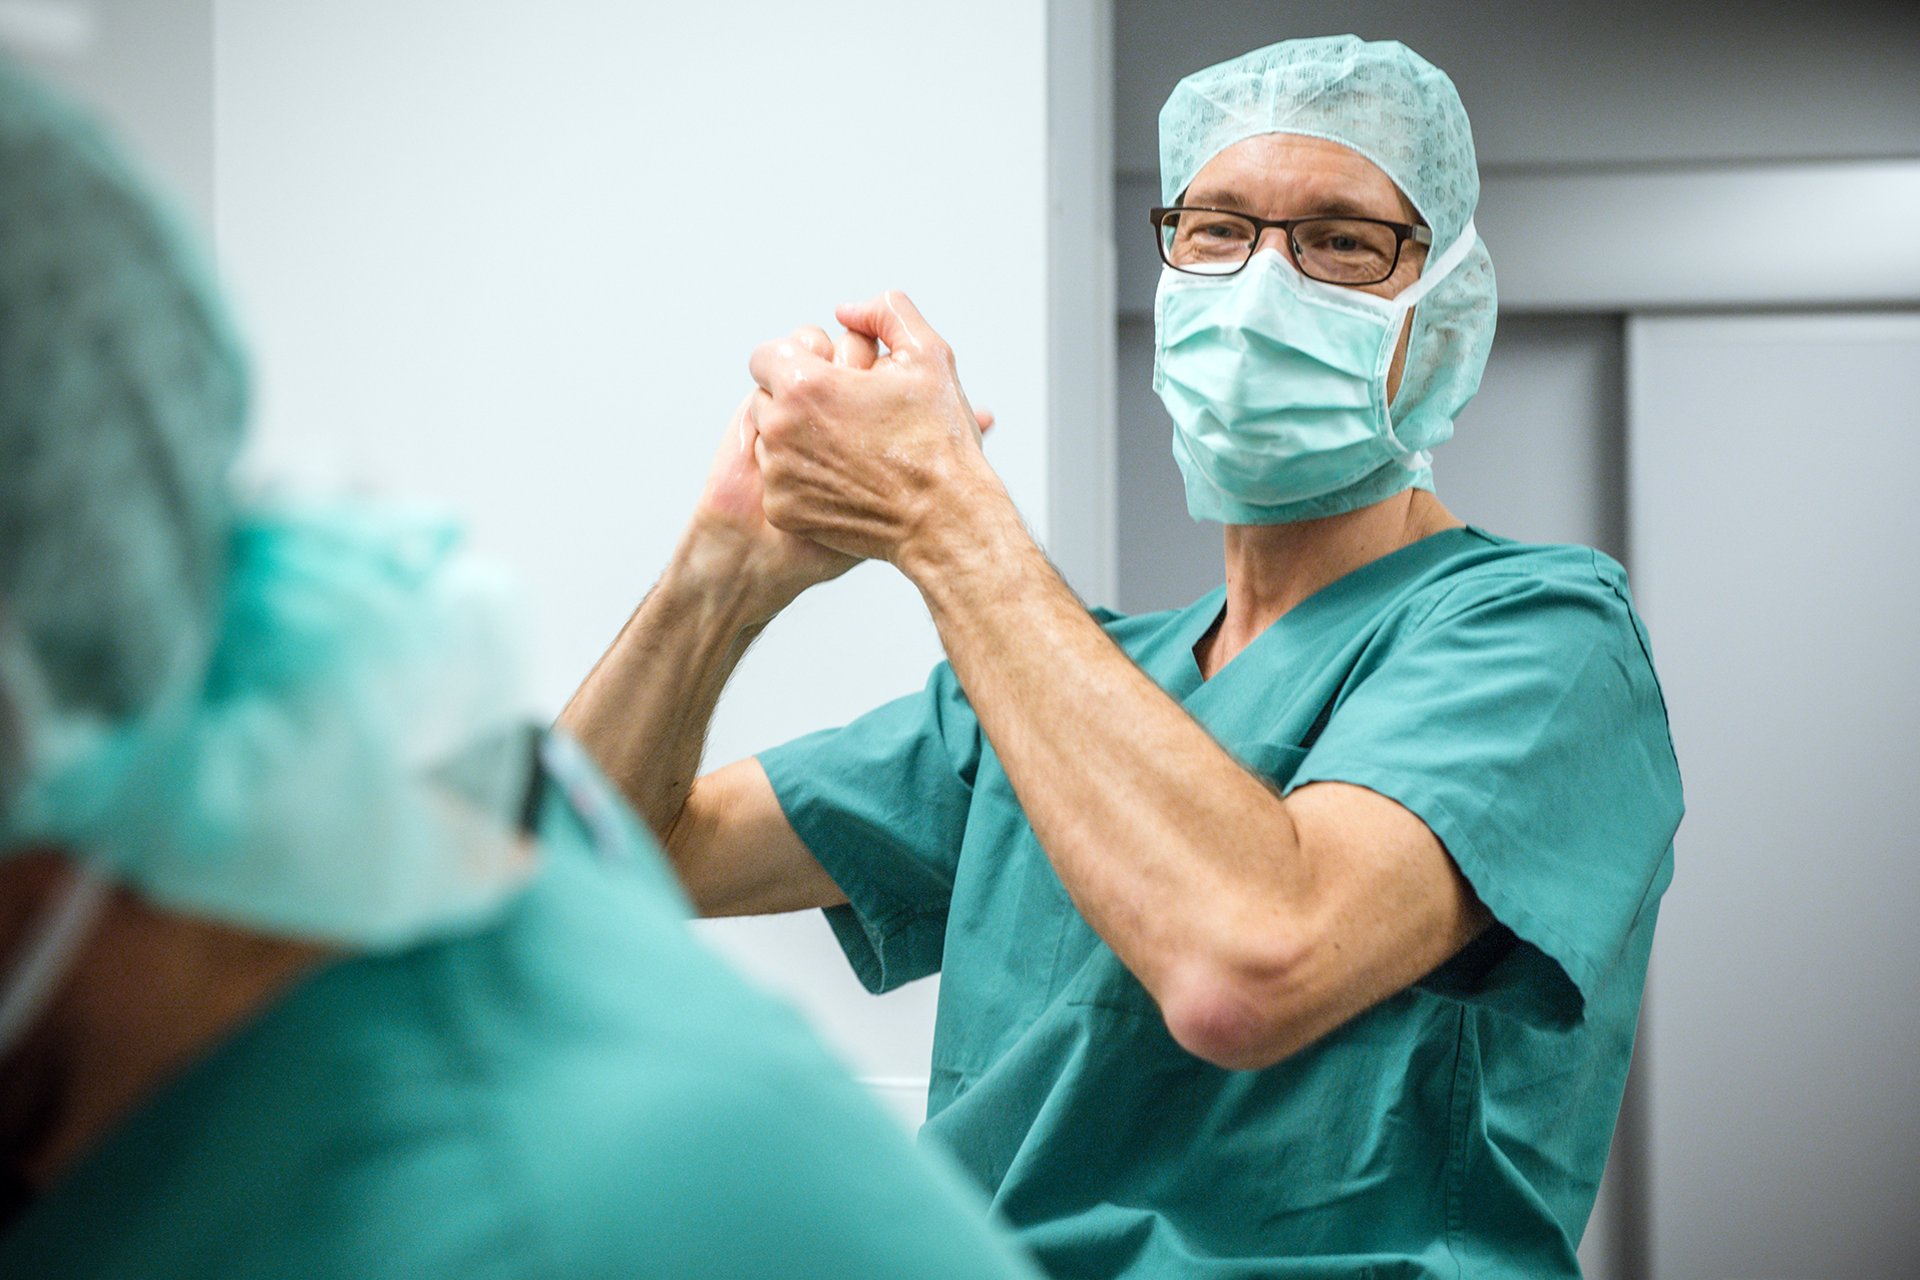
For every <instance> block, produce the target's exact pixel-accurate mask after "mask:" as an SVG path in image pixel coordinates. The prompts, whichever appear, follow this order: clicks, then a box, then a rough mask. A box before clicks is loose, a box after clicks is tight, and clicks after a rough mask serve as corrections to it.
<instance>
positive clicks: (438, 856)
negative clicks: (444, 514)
mask: <svg viewBox="0 0 1920 1280" xmlns="http://www.w3.org/2000/svg"><path fill="white" fill-rule="evenodd" d="M245 418H246V375H245V367H244V361H243V358H242V355H241V349H240V344H239V342H238V340H237V338H236V337H235V334H234V331H233V328H232V326H231V325H230V323H229V322H228V319H227V316H226V313H225V310H224V308H223V306H222V304H221V301H220V297H219V294H218V291H217V290H216V289H215V287H214V285H213V283H212V279H211V275H210V273H209V272H208V270H207V269H206V268H205V266H204V264H203V261H202V259H201V257H200V255H199V254H198V253H197V252H196V251H195V250H194V249H193V247H192V245H191V242H190V241H189V239H188V238H187V236H186V235H185V234H184V233H183V232H182V231H181V230H180V228H179V227H178V225H177V224H176V223H175V221H174V219H173V218H172V217H171V216H170V215H169V213H168V212H167V211H166V210H165V208H164V207H163V206H162V204H161V203H160V202H159V200H158V199H157V198H156V197H155V196H154V195H153V194H152V192H151V191H150V189H149V188H148V186H147V184H146V183H145V182H143V181H142V180H141V178H140V177H139V176H138V175H137V174H136V173H135V171H134V170H133V168H132V167H131V166H130V165H129V164H128V163H127V161H126V160H125V159H124V158H123V157H122V156H121V155H120V153H119V152H118V151H117V150H116V148H115V147H114V146H113V145H111V143H110V142H109V141H108V140H107V139H106V138H105V137H104V136H103V135H102V133H101V132H100V130H99V129H97V128H96V127H95V126H94V125H93V124H92V123H91V122H90V121H88V120H87V119H86V118H85V117H84V116H82V115H81V114H80V113H79V112H78V111H76V110H75V109H73V108H72V107H70V106H68V105H67V104H65V103H63V102H61V101H60V100H58V99H57V98H56V97H55V96H54V95H52V94H50V93H49V92H47V91H46V90H45V89H43V88H41V87H40V86H38V85H36V84H34V83H32V82H31V81H30V80H29V79H28V78H27V77H26V76H24V75H23V74H22V73H21V72H19V71H18V70H17V69H15V68H13V67H11V66H8V65H6V63H5V62H4V60H0V857H4V856H6V855H7V854H8V853H10V852H14V851H18V850H20V849H23V848H29V847H33V846H36V845H44V846H51V847H54V848H59V849H63V850H66V851H67V852H69V853H70V854H72V855H74V856H76V857H79V858H81V859H83V860H85V861H86V862H88V863H89V864H91V865H93V866H95V867H97V868H98V869H100V870H101V871H104V872H105V873H106V874H107V875H108V876H110V877H112V878H113V879H115V880H118V881H120V882H122V883H125V884H127V885H129V886H131V887H133V888H135V889H137V890H138V891H140V892H141V893H142V894H143V895H144V896H145V897H147V898H148V899H149V900H151V901H153V902H155V903H157V904H159V905H161V906H165V907H169V908H172V909H175V910H179V911H182V912H184V913H187V914H192V915H198V916H205V917H209V918H215V919H221V920H226V921H229V922H231V923H235V924H239V925H243V926H247V927H251V928H254V929H257V930H261V931H265V932H272V933H281V934H288V935H297V936H301V937H310V938H315V939H319V940H324V941H332V942H338V943H344V944H349V945H359V946H386V945H400V944H404V943H406V942H408V941H411V940H413V939H415V938H417V937H420V936H423V935H425V934H427V933H430V932H434V931H439V930H446V929H450V928H454V927H458V926H461V925H464V924H466V923H468V922H470V921H474V920H477V919H478V918H480V917H481V916H483V915H485V914H486V913H488V912H490V911H491V910H492V909H493V908H494V907H495V906H497V905H498V904H499V903H501V902H503V901H505V900H506V898H507V896H509V895H510V893H511V892H512V891H513V890H514V889H516V888H517V887H518V886H519V885H521V884H523V883H524V882H525V880H526V878H527V875H528V873H529V872H530V871H531V869H532V865H533V862H532V859H531V857H530V854H529V851H528V849H527V847H526V845H525V844H524V842H523V840H522V834H521V831H520V828H519V823H518V820H517V819H518V812H517V811H518V808H519V806H520V804H521V803H522V802H524V800H525V797H526V794H527V783H528V776H529V775H528V769H529V766H530V763H531V754H532V752H531V747H532V742H531V738H530V737H529V736H528V733H527V731H526V728H525V725H524V723H523V715H524V708H523V707H521V706H520V705H519V704H518V688H519V682H518V678H517V677H518V671H517V667H518V665H519V661H520V658H521V656H522V655H521V654H520V652H519V648H518V643H517V637H515V636H514V634H513V630H514V622H515V613H516V611H515V609H514V606H513V602H512V597H511V594H510V593H509V592H508V591H507V589H506V587H505V585H504V583H503V582H502V581H500V580H499V579H498V577H497V576H496V575H494V574H493V573H491V572H490V571H489V570H487V569H486V568H485V566H482V565H479V564H477V563H474V562H470V561H469V560H467V559H465V558H463V557H461V556H459V555H458V554H456V544H457V543H458V536H457V533H456V531H455V530H453V529H452V527H451V526H450V525H449V524H448V523H447V522H445V521H444V520H442V519H439V518H437V517H432V516H428V515H424V514H421V513H416V512H404V511H394V510H389V509H386V508H383V507H379V508H377V507H374V506H372V505H371V504H363V503H332V504H326V503H314V502H307V503H294V502H288V501H282V502H278V503H273V504H267V503H259V502H251V501H247V500H244V499H242V498H241V497H240V496H239V495H238V493H237V492H236V490H235V489H234V488H233V486H232V482H231V480H230V476H229V473H230V470H231V468H232V464H233V461H234V458H235V455H236V453H237V451H238V449H239V447H240V443H241V438H242V434H243V424H244V422H245Z"/></svg>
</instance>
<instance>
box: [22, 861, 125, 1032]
mask: <svg viewBox="0 0 1920 1280" xmlns="http://www.w3.org/2000/svg"><path fill="white" fill-rule="evenodd" d="M112 890H113V881H112V880H110V879H108V878H107V876H106V874H105V873H104V872H102V871H100V870H99V869H98V868H96V867H94V866H92V865H91V864H83V865H82V866H80V867H79V868H78V869H77V870H76V871H75V872H74V875H73V879H72V880H71V881H69V882H68V884H67V886H66V888H65V889H63V890H62V891H61V893H60V896H59V898H58V899H56V900H55V902H54V903H53V905H52V906H51V907H50V908H49V909H48V910H47V911H46V912H45V914H43V915H42V916H41V918H40V920H39V922H38V924H37V925H36V927H35V929H34V931H33V933H32V934H31V935H30V936H29V937H28V938H27V941H26V944H25V945H24V946H23V947H21V949H20V957H21V958H20V960H19V962H18V963H17V964H16V965H15V966H14V969H13V972H12V973H11V974H10V975H8V977H7V978H6V980H5V988H4V993H3V994H0V1059H4V1058H5V1057H6V1056H7V1054H9V1053H10V1052H12V1050H13V1047H14V1045H15V1044H16V1043H17V1042H18V1041H19V1040H20V1039H21V1038H22V1037H23V1036H25V1035H26V1033H27V1031H28V1030H29V1029H30V1028H31V1027H32V1025H33V1022H34V1019H36V1018H38V1017H39V1016H40V1013H41V1011H42V1010H43V1009H45V1008H46V1005H47V1001H48V1000H50V999H51V998H52V997H53V993H54V991H55V990H56V989H57V988H58V987H59V985H60V980H61V978H63V977H64V976H66V972H67V967H68V966H69V965H70V964H71V963H72V962H73V958H74V954H75V953H76V952H78V951H79V949H80V944H81V943H83V942H85V941H86V939H87V935H88V934H89V933H91V932H92V930H93V926H94V923H95V922H96V921H97V920H99V918H100V913H101V911H102V910H103V909H104V908H105V906H106V904H107V898H108V895H109V894H110V893H111V892H112Z"/></svg>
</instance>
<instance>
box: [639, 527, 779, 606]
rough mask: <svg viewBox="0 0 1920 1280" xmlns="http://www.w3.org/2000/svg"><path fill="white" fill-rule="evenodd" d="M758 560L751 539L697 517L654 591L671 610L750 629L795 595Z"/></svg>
mask: <svg viewBox="0 0 1920 1280" xmlns="http://www.w3.org/2000/svg"><path fill="white" fill-rule="evenodd" d="M761 559H762V557H761V556H760V555H759V553H758V548H756V547H755V545H754V544H753V542H752V540H751V539H748V538H745V537H742V536H740V535H739V534H738V533H737V532H735V531H733V530H729V529H716V528H711V527H708V526H705V525H703V524H701V523H700V522H698V521H696V522H695V523H693V524H692V525H690V526H688V528H687V531H686V533H685V534H683V535H682V536H681V539H680V542H679V545H678V546H676V547H675V548H674V552H673V558H672V559H671V560H670V561H669V562H668V564H667V569H666V572H665V573H664V574H662V575H661V577H660V582H659V585H658V586H656V587H655V588H654V590H655V592H656V593H664V594H665V595H666V596H668V597H669V598H670V599H671V600H672V601H673V602H674V603H675V605H676V606H677V607H676V611H680V610H685V609H692V610H694V611H697V612H698V613H700V614H701V615H703V616H705V617H707V618H708V619H710V621H711V622H712V623H713V624H714V625H715V626H716V627H720V628H726V629H731V630H733V631H736V632H755V631H758V630H759V629H760V628H762V627H764V626H766V624H767V623H769V622H771V621H772V620H773V618H774V616H775V615H776V614H778V613H779V612H780V611H781V610H782V609H784V608H786V607H787V605H789V604H791V603H792V602H793V599H794V597H795V596H796V595H797V594H799V593H798V592H797V591H793V590H791V589H789V588H787V587H785V586H784V585H783V584H782V583H780V582H779V581H778V580H777V579H776V578H775V577H774V576H773V575H771V574H769V573H767V572H766V571H765V569H764V567H763V566H762V565H761V564H760V563H759V562H760V560H761Z"/></svg>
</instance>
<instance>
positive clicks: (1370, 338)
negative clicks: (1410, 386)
mask: <svg viewBox="0 0 1920 1280" xmlns="http://www.w3.org/2000/svg"><path fill="white" fill-rule="evenodd" d="M1474 243H1475V235H1474V229H1473V226H1472V224H1471V223H1469V224H1468V225H1467V227H1466V229H1465V230H1464V231H1462V232H1461V233H1460V236H1459V238H1458V239H1456V240H1455V241H1454V243H1453V244H1452V245H1450V246H1449V247H1448V248H1447V250H1446V252H1445V253H1443V254H1441V255H1440V256H1439V257H1437V258H1435V259H1434V260H1433V261H1432V262H1431V263H1430V264H1429V265H1428V269H1427V271H1426V273H1425V274H1423V275H1422V276H1421V277H1420V279H1419V280H1418V281H1416V282H1415V283H1414V284H1413V285H1412V286H1411V287H1409V288H1407V289H1405V290H1403V291H1402V292H1401V293H1400V294H1399V295H1398V296H1397V297H1393V298H1382V297H1378V296H1376V295H1374V294H1370V293H1361V292H1359V291H1357V290H1353V289H1343V288H1341V287H1339V286H1338V285H1330V284H1322V283H1321V282H1319V281H1317V280H1309V279H1307V277H1305V276H1303V275H1301V274H1300V273H1299V272H1298V271H1296V270H1295V269H1294V268H1293V266H1292V265H1291V264H1290V263H1288V262H1287V260H1286V259H1285V258H1283V257H1282V256H1281V255H1280V254H1278V253H1276V252H1274V251H1272V250H1262V251H1261V252H1259V253H1256V254H1255V255H1254V256H1253V261H1252V262H1250V263H1248V264H1247V266H1246V267H1245V268H1244V269H1242V270H1241V271H1240V272H1239V273H1237V274H1235V275H1232V276H1227V277H1222V278H1209V277H1207V276H1197V275H1190V274H1187V273H1185V272H1180V271H1175V270H1174V269H1173V268H1171V267H1168V268H1166V269H1165V270H1164V271H1163V272H1162V273H1161V276H1160V289H1159V292H1158V294H1157V296H1156V298H1155V301H1154V361H1153V389H1154V390H1155V391H1157V392H1158V393H1159V394H1160V399H1161V401H1162V402H1163V403H1165V405H1166V406H1167V412H1168V413H1169V414H1171V415H1172V416H1173V422H1174V428H1175V434H1174V442H1173V452H1174V457H1175V458H1176V459H1177V460H1178V461H1179V463H1180V470H1181V472H1182V473H1183V474H1184V475H1185V476H1186V481H1187V509H1188V510H1189V511H1190V512H1191V513H1192V515H1193V518H1194V519H1196V520H1218V521H1222V522H1224V523H1228V524H1276V523H1285V522H1287V521H1289V520H1297V519H1310V518H1314V517H1317V516H1324V515H1331V514H1334V513H1335V512H1336V511H1337V510H1352V509H1354V508H1355V507H1358V506H1361V505H1365V504H1366V503H1367V502H1377V501H1379V500H1381V499H1382V498H1385V497H1387V496H1389V495H1391V494H1393V493H1397V492H1399V491H1400V490H1402V489H1405V488H1408V487H1409V486H1411V485H1413V484H1414V483H1416V482H1417V481H1418V480H1419V479H1420V478H1421V477H1424V476H1425V475H1426V474H1427V467H1428V464H1429V462H1430V460H1431V459H1430V457H1429V455H1428V454H1427V453H1425V452H1424V451H1421V450H1414V449H1409V448H1408V447H1407V446H1406V445H1405V444H1403V443H1402V442H1401V440H1400V439H1399V437H1398V436H1396V435H1395V434H1394V430H1393V415H1392V411H1391V408H1390V407H1389V404H1388V397H1387V371H1388V368H1389V366H1390V365H1391V363H1392V361H1393V353H1394V348H1395V347H1396V346H1397V345H1398V343H1399V340H1400V332H1401V330H1402V328H1403V327H1404V326H1405V325H1406V324H1407V322H1408V316H1409V314H1410V313H1411V312H1412V310H1413V308H1414V306H1415V305H1416V304H1417V303H1418V302H1419V301H1420V299H1421V298H1423V297H1425V296H1426V295H1427V294H1428V293H1430V292H1431V291H1432V290H1433V289H1434V288H1435V287H1436V286H1438V285H1439V284H1440V282H1441V281H1443V280H1445V279H1446V278H1447V276H1448V275H1449V274H1450V273H1451V272H1452V271H1453V270H1454V269H1455V268H1456V267H1458V266H1459V265H1460V263H1461V262H1463V261H1465V259H1466V257H1467V254H1468V253H1469V252H1470V251H1471V250H1472V248H1473V246H1474ZM1376 473H1380V475H1379V478H1378V479H1376V480H1373V481H1371V482H1370V477H1375V476H1376ZM1349 490H1352V491H1354V492H1355V493H1356V494H1357V495H1359V496H1358V498H1357V499H1356V500H1355V501H1352V502H1350V503H1344V504H1334V505H1332V506H1331V507H1330V506H1329V504H1328V503H1327V502H1325V501H1316V500H1325V499H1328V498H1329V497H1331V496H1333V495H1341V494H1345V493H1347V491H1349ZM1275 508H1279V509H1280V510H1279V511H1276V510H1275Z"/></svg>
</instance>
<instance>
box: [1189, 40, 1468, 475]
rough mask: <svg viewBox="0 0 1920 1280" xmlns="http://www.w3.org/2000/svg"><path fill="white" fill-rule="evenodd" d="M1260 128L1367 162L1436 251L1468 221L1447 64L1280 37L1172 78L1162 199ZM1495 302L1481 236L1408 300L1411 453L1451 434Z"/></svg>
mask: <svg viewBox="0 0 1920 1280" xmlns="http://www.w3.org/2000/svg"><path fill="white" fill-rule="evenodd" d="M1267 133H1298V134H1305V135H1307V136H1310V137H1315V138H1324V139H1326V140H1327V141H1329V142H1337V143H1339V144H1340V145H1341V146H1344V147H1347V148H1349V149H1351V150H1353V151H1356V152H1358V153H1359V154H1360V155H1362V156H1365V157H1366V158H1367V159H1368V160H1371V161H1372V162H1373V163H1374V164H1376V165H1378V166H1379V167H1380V168H1381V169H1382V170H1383V171H1385V173H1386V175H1387V176H1388V177H1389V178H1391V179H1393V181H1394V183H1395V185H1396V186H1398V187H1399V188H1400V190H1401V192H1402V193H1403V194H1404V195H1405V196H1406V197H1407V199H1408V200H1409V201H1410V202H1412V204H1413V207H1414V208H1415V209H1416V210H1417V211H1418V212H1419V215H1420V217H1421V219H1422V220H1423V221H1425V222H1426V224H1427V226H1428V227H1430V228H1431V229H1432V231H1433V239H1434V247H1433V250H1432V256H1433V257H1437V256H1438V255H1439V254H1440V253H1442V252H1444V251H1445V250H1446V249H1447V247H1448V246H1450V245H1452V244H1453V242H1454V241H1455V239H1457V238H1458V237H1459V236H1460V235H1461V234H1463V232H1464V231H1465V230H1466V228H1467V227H1468V226H1470V225H1471V223H1472V221H1473V211H1474V206H1475V205H1476V204H1477V203H1478V202H1479V199H1480V170H1479V166H1478V163H1477V162H1476V160H1475V159H1474V152H1473V133H1472V130H1471V128H1470V127H1469V126H1468V124H1467V112H1466V108H1465V107H1464V106H1463V105H1461V102H1460V95H1459V93H1458V91H1456V90H1455V89H1454V87H1453V81H1451V80H1449V79H1448V78H1447V76H1446V73H1445V72H1443V71H1441V70H1440V69H1439V68H1438V67H1435V66H1434V65H1433V64H1432V63H1430V62H1428V61H1427V60H1426V59H1424V58H1422V57H1421V56H1420V55H1419V54H1417V53H1415V52H1413V50H1411V49H1409V48H1407V47H1406V46H1405V45H1403V44H1400V43H1398V42H1397V41H1392V40H1379V41H1365V40H1361V39H1359V38H1358V37H1356V36H1324V37H1317V38H1314V39H1304V40H1287V41H1283V42H1281V43H1279V44H1273V45H1268V46H1267V47H1265V48H1263V49H1255V50H1254V51H1253V52H1251V53H1247V54H1242V55H1241V56H1240V57H1238V58H1234V59H1232V60H1231V61H1228V62H1223V63H1220V64H1219V65H1217V66H1213V67H1208V68H1207V69H1205V70H1204V71H1197V72H1195V73H1194V74H1192V75H1190V76H1188V77H1187V78H1186V79H1184V80H1182V81H1181V82H1180V83H1179V84H1178V85H1176V86H1175V87H1174V90H1173V95H1172V96H1171V97H1170V98H1168V99H1167V104H1166V106H1165V107H1163V108H1162V109H1161V111H1160V189H1161V196H1162V200H1163V203H1165V204H1169V205H1172V204H1178V203H1179V200H1180V195H1181V193H1182V192H1184V191H1185V190H1186V189H1187V186H1188V185H1189V184H1190V183H1191V182H1192V181H1193V179H1194V175H1195V174H1197V173H1199V172H1200V169H1201V168H1202V167H1203V166H1204V165H1205V164H1206V163H1207V161H1209V160H1211V159H1213V157H1215V156H1217V155H1219V154H1220V153H1221V152H1222V151H1224V150H1226V149H1227V148H1228V147H1230V146H1232V145H1233V144H1234V143H1236V142H1239V141H1242V140H1243V139H1246V138H1251V137H1255V136H1257V135H1260V134H1267ZM1429 260H1431V257H1430V259H1429ZM1496 311H1497V307H1496V304H1495V297H1494V281H1493V261H1492V259H1491V258H1490V257H1489V256H1488V254H1487V249H1486V246H1485V245H1484V244H1476V245H1475V246H1474V248H1473V250H1472V252H1471V253H1470V254H1469V255H1468V257H1467V259H1466V261H1465V262H1463V263H1461V264H1460V266H1459V268H1458V269H1457V270H1455V271H1454V273H1453V274H1452V275H1451V276H1449V277H1447V279H1446V280H1444V281H1443V282H1442V283H1441V284H1440V285H1439V286H1438V287H1437V288H1435V289H1434V291H1433V292H1432V293H1430V294H1428V295H1427V296H1426V297H1425V298H1423V299H1421V301H1420V304H1419V306H1418V307H1417V308H1415V311H1414V318H1413V334H1412V337H1411V338H1410V339H1409V340H1408V346H1407V363H1406V370H1405V373H1404V374H1403V376H1402V378H1401V383H1400V390H1399V392H1398V394H1397V395H1396V396H1395V397H1394V401H1393V419H1394V431H1395V433H1396V434H1397V435H1398V436H1399V437H1400V439H1401V441H1402V442H1403V443H1404V444H1405V445H1406V446H1407V447H1408V448H1409V449H1412V450H1420V449H1428V448H1431V447H1433V446H1434V445H1437V444H1440V443H1442V442H1443V441H1445V440H1447V439H1448V438H1449V437H1451V436H1452V435H1453V420H1454V418H1455V417H1456V416H1457V415H1458V414H1459V412H1460V410H1461V409H1462V408H1464V407H1465V406H1466V403H1467V401H1469V400H1471V399H1472V398H1473V394H1474V392H1475V391H1477V390H1478V389H1479V387H1480V374H1481V371H1482V370H1483V369H1484V368H1485V367H1486V363H1487V353H1488V351H1489V350H1490V349H1491V348H1492V346H1493V329H1494V320H1495V315H1496Z"/></svg>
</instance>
